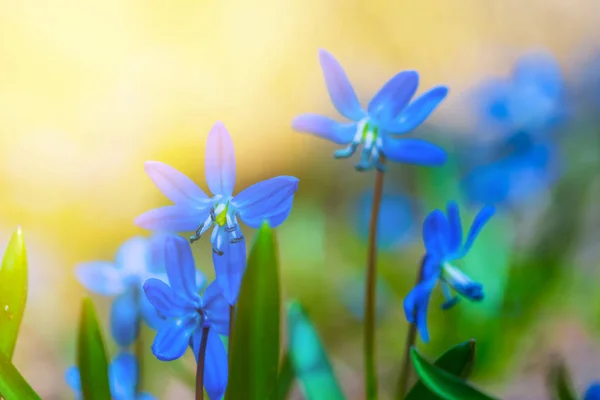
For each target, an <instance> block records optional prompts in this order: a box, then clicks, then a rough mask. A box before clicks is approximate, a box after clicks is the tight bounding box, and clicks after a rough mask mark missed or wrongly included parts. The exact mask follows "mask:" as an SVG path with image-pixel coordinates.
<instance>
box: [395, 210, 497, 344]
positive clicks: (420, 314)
mask: <svg viewBox="0 0 600 400" xmlns="http://www.w3.org/2000/svg"><path fill="white" fill-rule="evenodd" d="M494 212H495V210H494V208H493V207H484V208H483V209H482V210H481V211H480V212H479V213H478V214H477V216H476V217H475V220H474V221H473V224H472V225H471V229H470V230H469V234H468V236H467V240H466V241H465V242H464V243H463V237H462V236H463V232H462V224H461V221H460V214H459V211H458V205H457V204H456V203H455V202H453V201H451V202H448V205H447V215H444V213H443V211H441V210H434V211H432V212H431V213H430V214H429V215H428V216H427V218H426V219H425V222H424V223H423V242H424V243H425V249H426V254H425V257H424V259H423V271H422V275H421V281H420V283H419V284H417V285H416V286H415V287H414V288H413V289H412V290H411V291H410V293H409V294H408V295H407V296H406V298H405V299H404V313H405V314H406V318H407V319H408V321H409V322H410V323H414V324H416V325H417V329H418V330H419V333H420V334H421V338H422V339H423V341H424V342H428V341H429V332H428V331H427V307H428V304H429V297H430V296H431V292H432V290H433V289H434V288H435V286H436V285H437V283H438V281H440V282H441V286H442V291H443V294H444V297H445V298H446V302H445V303H444V304H443V305H442V308H444V309H448V308H450V307H452V306H453V305H455V304H456V303H457V301H458V299H459V297H458V296H457V295H455V294H454V293H453V292H456V293H458V294H459V295H460V296H463V297H466V298H468V299H469V300H472V301H480V300H482V299H483V287H482V285H481V284H480V283H477V282H474V281H472V280H471V279H470V278H469V277H468V276H467V275H465V274H464V273H463V272H462V271H460V270H459V269H458V268H456V267H455V266H454V265H452V264H451V263H452V262H453V261H455V260H458V259H460V258H462V257H464V256H465V255H466V254H467V253H468V251H469V249H470V248H471V246H472V245H473V242H474V241H475V238H476V237H477V235H478V234H479V232H480V231H481V229H482V228H483V226H484V225H485V223H486V222H487V221H488V220H489V219H490V218H491V217H492V215H494Z"/></svg>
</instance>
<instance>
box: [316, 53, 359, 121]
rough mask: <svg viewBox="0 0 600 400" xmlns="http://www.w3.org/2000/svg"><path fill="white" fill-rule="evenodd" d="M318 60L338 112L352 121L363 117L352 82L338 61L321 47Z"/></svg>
mask: <svg viewBox="0 0 600 400" xmlns="http://www.w3.org/2000/svg"><path fill="white" fill-rule="evenodd" d="M319 61H320V62H321V69H322V70H323V76H324V77H325V84H326V85H327V91H328V92H329V97H330V98H331V102H332V103H333V105H334V106H335V108H336V109H337V110H338V112H339V113H340V114H341V115H343V116H344V117H346V118H348V119H350V120H352V121H359V120H361V119H362V118H364V116H365V112H364V110H363V109H362V107H361V106H360V103H359V102H358V98H357V97H356V93H355V92H354V89H353V88H352V84H351V83H350V80H349V79H348V76H346V72H345V71H344V69H343V68H342V66H341V65H340V63H339V62H338V61H337V60H336V59H335V57H333V55H332V54H331V53H329V52H327V51H326V50H323V49H321V50H319Z"/></svg>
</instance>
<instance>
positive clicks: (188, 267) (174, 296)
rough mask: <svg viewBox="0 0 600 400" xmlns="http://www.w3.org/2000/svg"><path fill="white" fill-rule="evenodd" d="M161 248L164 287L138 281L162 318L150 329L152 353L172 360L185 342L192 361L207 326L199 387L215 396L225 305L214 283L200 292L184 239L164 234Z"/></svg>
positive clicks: (221, 380)
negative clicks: (153, 333) (165, 278)
mask: <svg viewBox="0 0 600 400" xmlns="http://www.w3.org/2000/svg"><path fill="white" fill-rule="evenodd" d="M165 251H166V263H167V275H168V276H169V285H167V284H166V283H165V282H163V281H161V280H159V279H152V278H151V279H148V280H147V281H146V283H144V291H145V292H146V296H147V297H148V300H149V301H150V303H152V305H153V306H154V307H156V310H157V311H158V313H159V314H160V315H162V316H163V317H165V318H166V321H165V322H164V323H163V324H162V325H161V326H160V328H159V329H158V332H157V333H156V337H155V338H154V343H153V344H152V352H153V353H154V355H155V356H156V358H158V359H159V360H162V361H172V360H175V359H177V358H180V357H181V356H183V354H184V353H185V351H186V350H187V348H188V346H191V348H192V349H193V351H194V354H195V355H196V360H198V352H199V349H200V344H201V342H202V335H203V330H204V328H209V330H208V338H207V345H206V357H205V368H204V387H205V388H206V391H207V393H208V395H209V396H210V398H211V399H212V400H215V399H220V398H221V396H222V395H223V393H224V392H225V388H226V387H227V352H226V350H225V347H224V345H223V343H222V342H221V339H220V338H219V334H221V335H228V333H229V303H228V302H227V300H226V299H225V297H223V295H222V294H221V290H220V288H219V285H218V284H217V282H216V281H214V282H212V283H211V284H210V285H208V287H207V288H206V290H205V292H204V294H203V296H200V294H199V293H198V291H199V289H198V286H197V285H196V283H195V281H194V274H195V271H196V267H195V263H194V258H193V256H192V250H191V248H190V244H189V243H188V242H187V241H186V240H185V239H183V238H181V237H177V236H172V237H169V238H168V239H167V243H166V250H165Z"/></svg>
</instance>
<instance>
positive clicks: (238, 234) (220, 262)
mask: <svg viewBox="0 0 600 400" xmlns="http://www.w3.org/2000/svg"><path fill="white" fill-rule="evenodd" d="M145 169H146V173H147V174H148V176H149V177H150V179H152V181H153V182H154V184H155V185H156V186H157V187H158V188H159V189H160V191H162V192H163V194H164V195H165V196H166V197H168V198H169V199H170V200H171V201H172V202H173V203H175V204H174V205H171V206H166V207H161V208H157V209H154V210H150V211H148V212H146V213H144V214H142V215H140V216H139V217H138V218H137V219H136V220H135V223H136V224H137V225H138V226H140V227H142V228H146V229H151V230H165V231H170V232H183V231H193V230H195V231H196V233H195V235H193V236H192V237H191V238H190V242H192V243H193V242H194V241H196V240H198V239H200V236H202V235H203V234H204V233H205V232H206V231H207V230H208V229H210V228H211V227H214V229H213V231H212V235H211V238H210V241H211V243H212V244H213V262H214V267H215V273H216V276H217V282H219V285H220V286H221V289H222V290H223V294H224V295H225V297H226V298H227V301H229V303H230V304H235V302H236V300H237V296H238V294H239V290H240V285H241V281H242V276H243V274H244V271H245V269H246V243H245V240H244V236H243V235H242V231H241V230H240V227H239V224H238V221H237V218H238V217H239V218H240V219H241V220H242V221H244V222H245V223H246V224H247V225H248V226H250V227H252V228H258V227H259V226H260V224H261V223H262V221H263V220H267V221H268V223H269V225H270V226H271V227H277V226H279V225H280V224H282V223H283V222H284V221H285V219H286V218H287V216H288V215H289V213H290V211H291V209H292V202H293V200H294V193H296V190H297V189H298V179H297V178H294V177H293V176H278V177H276V178H271V179H268V180H266V181H263V182H260V183H257V184H255V185H252V186H250V187H249V188H247V189H246V190H243V191H242V192H240V193H239V194H238V195H237V196H235V197H234V196H233V186H234V183H235V154H234V149H233V142H232V140H231V136H230V135H229V132H227V129H225V126H224V125H223V124H222V123H220V122H218V123H216V124H215V125H214V126H213V128H212V129H211V131H210V133H209V135H208V141H207V147H206V157H205V171H206V181H207V182H208V187H209V189H210V191H211V192H212V193H213V197H208V196H207V195H206V193H204V191H202V189H200V188H199V187H198V186H197V185H196V184H195V183H194V182H192V180H191V179H189V178H188V177H186V176H185V175H183V174H182V173H181V172H179V171H177V170H176V169H174V168H172V167H170V166H168V165H166V164H163V163H160V162H155V161H148V162H146V164H145Z"/></svg>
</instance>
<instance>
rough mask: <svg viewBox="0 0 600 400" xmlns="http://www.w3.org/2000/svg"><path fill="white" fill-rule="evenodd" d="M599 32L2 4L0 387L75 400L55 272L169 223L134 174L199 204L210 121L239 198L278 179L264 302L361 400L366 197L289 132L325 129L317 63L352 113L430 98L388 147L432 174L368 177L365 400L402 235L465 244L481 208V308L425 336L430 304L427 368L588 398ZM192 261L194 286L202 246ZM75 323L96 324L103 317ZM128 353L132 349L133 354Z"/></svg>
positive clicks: (181, 6)
mask: <svg viewBox="0 0 600 400" xmlns="http://www.w3.org/2000/svg"><path fill="white" fill-rule="evenodd" d="M599 11H600V8H599V6H598V4H597V2H596V1H595V0H572V1H565V0H563V1H561V0H544V1H542V0H530V1H529V2H526V3H524V2H521V1H516V0H503V1H477V0H455V1H452V2H446V1H434V0H420V1H404V2H387V1H378V0H368V1H367V0H343V1H342V0H305V1H289V0H286V1H267V0H254V1H247V0H236V1H231V0H230V1H227V0H225V1H214V0H195V1H189V0H182V1H175V2H173V1H164V0H153V1H150V2H148V1H145V2H142V1H139V0H128V1H122V0H108V1H103V2H92V1H73V0H56V1H53V2H45V1H30V0H19V1H14V0H0V71H1V72H0V193H1V195H0V242H1V243H4V245H5V244H6V243H8V240H9V238H10V234H11V232H12V231H13V230H14V229H16V227H17V226H19V225H20V226H22V228H23V230H24V235H25V239H26V243H27V248H28V254H29V265H30V292H29V300H28V305H27V310H26V314H25V318H24V322H23V326H22V334H21V336H20V339H19V342H18V345H17V350H16V353H15V360H14V362H15V364H16V365H17V367H18V368H19V369H20V370H21V372H22V373H23V375H24V376H25V377H27V378H28V379H29V380H30V382H31V384H32V386H33V387H35V388H36V390H37V391H38V392H39V393H40V395H41V396H42V397H43V398H44V399H68V398H73V395H72V393H71V392H70V391H69V389H68V387H67V385H66V384H65V383H64V378H63V375H64V370H65V369H66V368H67V367H68V366H69V365H71V364H73V363H74V361H75V337H76V321H77V318H78V316H79V311H80V299H81V298H82V297H83V296H84V295H85V293H86V292H85V289H83V287H82V286H81V285H80V284H79V283H78V282H77V281H76V280H75V278H74V276H73V268H74V267H75V265H77V264H78V263H80V262H85V261H92V260H112V259H113V258H114V254H115V252H116V250H117V248H118V246H119V245H120V244H121V243H122V242H123V241H125V240H126V239H128V238H130V237H132V236H134V235H147V234H148V232H146V231H143V230H141V229H139V228H137V227H135V226H134V225H133V220H134V218H135V217H136V216H138V215H139V214H141V213H142V212H144V211H146V210H148V209H151V208H154V207H157V206H160V205H166V204H168V200H166V199H165V198H164V196H163V195H162V194H161V193H160V192H159V191H158V190H157V189H156V188H155V187H154V186H153V184H152V183H151V181H150V179H148V178H147V177H146V175H145V174H144V170H143V162H144V161H146V160H160V161H163V162H165V163H167V164H170V165H172V166H174V167H175V168H177V169H179V170H181V171H182V172H184V173H185V174H187V175H188V176H190V177H191V178H192V179H194V180H195V181H196V182H197V183H198V184H200V185H201V187H203V188H206V186H205V184H204V171H203V165H204V147H205V141H206V137H207V134H208V131H209V128H210V127H211V126H212V125H213V123H214V122H215V121H217V120H220V121H223V122H224V123H225V125H226V126H227V127H228V129H229V131H230V132H231V135H232V137H233V140H234V143H235V147H236V156H237V165H238V175H237V179H238V181H237V188H238V189H239V190H241V189H243V188H245V187H247V186H248V185H250V184H253V183H255V182H258V181H260V180H263V179H266V178H270V177H272V176H276V175H294V176H297V177H298V178H299V179H300V186H299V190H298V193H297V195H296V200H295V203H294V208H293V211H292V213H291V215H290V217H289V219H288V220H287V221H286V223H285V224H284V225H282V226H281V227H280V228H278V230H277V234H278V238H279V248H280V259H281V268H282V272H281V273H282V281H283V288H284V293H285V296H286V298H288V299H289V298H298V299H299V300H301V301H302V302H303V303H304V304H305V305H306V307H307V309H308V310H309V312H310V314H311V316H312V317H313V318H314V320H315V323H316V325H317V327H318V329H319V332H320V334H321V336H322V338H323V340H324V342H325V344H326V346H327V348H328V350H329V351H330V353H331V357H332V360H333V363H334V365H335V369H336V373H337V375H338V377H339V378H340V380H341V381H342V384H343V386H344V390H345V392H346V394H347V395H348V398H349V399H360V398H362V395H363V388H362V351H361V349H362V328H361V326H362V325H361V318H362V294H363V287H364V283H363V274H364V267H365V264H364V263H365V260H366V230H367V225H368V213H369V207H370V201H371V192H370V190H371V188H372V184H373V178H374V173H373V172H368V173H358V172H356V171H354V168H353V165H354V163H355V162H356V160H334V159H333V157H332V153H333V151H334V150H335V149H336V148H337V147H336V146H335V145H333V144H331V143H329V142H326V141H324V140H321V139H318V138H315V137H311V136H309V135H306V134H301V133H296V132H293V131H292V129H291V128H290V122H291V120H292V118H293V117H294V116H295V115H297V114H299V113H304V112H317V113H321V114H325V115H329V116H331V117H335V118H339V117H338V116H337V114H336V112H335V110H334V108H333V106H332V105H331V104H330V100H329V98H328V96H327V92H326V88H325V85H324V82H323V78H322V75H321V70H320V67H319V63H318V57H317V53H318V49H319V48H324V49H327V50H328V51H330V52H332V53H333V54H334V55H335V56H336V57H337V58H338V60H339V61H340V62H341V63H342V65H343V66H344V67H345V69H346V72H347V73H348V75H349V77H350V79H351V81H352V82H353V84H354V86H355V89H356V91H357V93H358V96H359V99H360V100H361V102H362V103H363V105H366V104H367V102H368V100H369V99H370V98H371V97H372V96H373V95H374V94H375V92H376V91H377V90H378V89H379V88H380V87H381V85H383V84H384V83H385V82H386V81H387V80H388V79H389V78H390V77H391V76H393V75H394V74H395V73H397V72H399V71H401V70H404V69H416V70H417V71H419V73H420V75H421V84H420V85H421V86H420V87H421V89H420V91H423V90H426V89H427V88H429V87H431V86H433V85H437V84H445V85H447V86H449V87H450V94H449V97H448V98H447V100H446V101H445V102H444V103H442V105H441V106H440V108H439V109H438V110H437V111H436V112H435V113H434V114H433V116H432V118H430V120H429V121H428V123H427V124H426V125H424V126H422V127H421V128H419V129H417V130H416V131H415V132H413V133H411V134H410V135H411V136H415V137H422V138H427V139H429V140H431V141H433V142H435V143H437V144H440V145H442V146H443V147H444V148H446V149H447V150H448V152H449V154H450V161H449V163H448V164H447V165H446V166H444V167H442V168H439V169H426V168H424V167H414V166H408V165H392V166H390V168H389V173H387V175H386V180H385V193H386V195H385V197H384V203H383V210H382V213H383V214H382V219H381V226H380V242H379V245H380V252H381V255H380V262H379V270H380V282H379V292H378V332H377V340H378V341H377V350H378V362H379V373H380V375H381V377H380V384H381V391H382V398H383V399H387V398H391V395H392V393H393V389H394V385H395V380H396V376H397V374H398V368H399V360H400V359H401V357H402V353H403V346H404V341H405V335H406V330H407V323H406V321H405V318H404V314H403V311H402V299H403V298H404V296H405V295H406V293H408V291H409V290H410V288H411V287H412V285H413V284H414V281H415V275H416V271H417V267H418V263H419V261H420V257H421V256H422V253H423V245H422V242H421V233H420V230H421V223H422V221H423V219H424V217H425V215H427V213H428V212H429V211H431V210H432V209H433V208H437V207H444V206H445V203H446V201H447V200H450V199H456V200H457V201H459V203H460V204H461V208H462V210H463V218H464V219H465V222H464V223H465V225H467V224H470V220H471V219H472V217H473V216H474V214H475V213H476V212H477V210H478V209H479V207H481V205H482V204H485V203H493V204H495V205H497V207H498V214H497V216H496V217H494V219H493V220H492V221H491V223H490V224H489V225H488V226H487V227H486V229H485V230H484V231H483V233H482V235H481V236H480V237H479V238H478V240H477V242H476V243H475V246H474V248H473V251H471V253H470V254H469V255H468V256H467V257H466V258H465V259H464V260H463V261H462V262H461V263H460V266H461V267H462V268H463V269H464V270H465V271H466V272H467V273H468V274H469V275H470V276H471V277H472V278H473V279H475V280H478V281H481V282H483V283H484V285H485V290H486V295H487V297H486V300H485V301H484V302H481V303H477V304H471V303H468V302H467V301H463V302H461V303H460V304H459V305H458V306H457V307H455V308H454V309H452V310H450V311H446V312H442V311H441V310H440V309H439V307H438V305H440V304H441V302H442V299H441V295H440V294H439V293H436V295H435V296H434V297H433V298H432V303H431V307H430V308H431V313H430V317H429V321H430V332H431V336H432V338H431V343H430V344H428V345H423V344H421V343H420V344H419V346H420V349H422V351H423V352H424V353H425V354H427V355H428V356H430V357H434V356H436V355H438V354H440V353H441V352H442V351H443V350H444V349H445V348H447V347H449V346H450V345H453V344H455V343H458V342H459V341H464V340H467V339H469V338H471V337H474V338H476V339H477V341H478V353H477V362H476V367H475V375H474V377H473V379H474V381H475V382H476V383H478V384H481V385H482V386H484V387H486V388H487V391H488V392H490V393H494V394H495V395H497V396H499V397H501V398H503V399H532V400H535V399H545V398H547V393H546V389H545V384H544V380H545V374H546V370H547V367H548V363H549V361H550V360H551V359H552V357H554V356H556V355H560V356H562V357H564V358H565V359H566V361H567V364H568V366H569V368H570V369H571V370H572V373H573V376H574V380H575V384H576V386H577V388H578V389H580V391H582V390H583V389H584V388H585V387H587V385H588V384H589V383H590V382H592V381H593V380H600V291H598V290H597V288H598V282H600V268H599V267H600V248H599V246H598V238H599V237H600V207H599V205H598V198H599V196H600V113H599V111H600V52H599V51H598V49H600V35H598V26H599V24H600V12H599ZM597 46H598V47H597ZM245 233H246V235H247V236H248V237H251V236H252V232H250V231H249V230H248V231H246V232H245ZM194 251H195V253H196V260H197V263H198V265H199V267H200V268H201V269H202V270H203V271H204V272H205V273H206V274H207V275H208V276H209V277H213V276H214V273H213V271H212V265H211V258H210V248H209V247H208V242H207V241H201V242H199V243H198V244H197V245H195V246H194ZM94 299H95V301H96V304H97V305H98V307H99V308H100V309H101V313H102V316H103V320H104V321H105V322H107V321H108V309H109V307H110V299H106V298H101V297H94ZM105 332H106V333H107V334H108V326H107V327H106V329H105ZM144 335H145V340H147V341H148V342H147V343H148V346H149V344H150V342H151V340H152V338H153V333H152V332H150V331H146V332H144ZM110 346H111V347H110V349H111V352H113V354H114V350H115V346H114V345H113V344H112V342H111V343H110ZM188 356H190V359H187V360H186V361H189V362H190V363H191V362H192V357H191V355H188ZM144 363H145V367H144V368H145V371H146V372H145V373H146V374H147V376H145V378H144V387H146V388H147V389H148V390H149V391H152V392H153V393H155V394H156V395H158V396H160V398H161V399H162V398H164V399H168V398H192V391H191V390H190V389H188V386H187V384H186V382H185V379H180V377H181V376H182V375H185V372H182V371H185V369H186V367H189V371H191V364H190V363H188V364H189V365H188V364H186V363H183V364H181V365H179V366H178V367H177V370H174V369H173V368H169V367H167V365H165V364H162V363H160V362H158V361H156V360H154V359H153V356H152V355H151V353H150V352H149V351H148V357H147V358H146V359H145V360H144ZM166 372H169V373H166ZM170 372H172V374H171V373H170ZM190 373H191V372H190ZM296 396H299V395H298V393H296ZM298 398H301V397H298Z"/></svg>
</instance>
